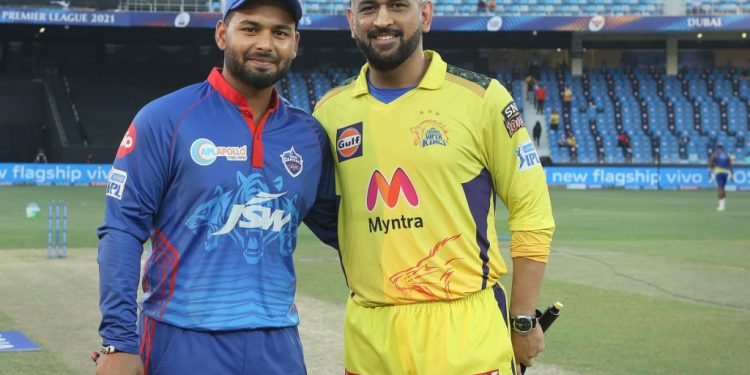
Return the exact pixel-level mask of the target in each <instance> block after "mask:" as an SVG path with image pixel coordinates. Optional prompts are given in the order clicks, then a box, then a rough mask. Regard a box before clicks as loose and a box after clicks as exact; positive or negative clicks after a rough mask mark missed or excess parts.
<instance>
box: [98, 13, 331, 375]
mask: <svg viewBox="0 0 750 375" xmlns="http://www.w3.org/2000/svg"><path fill="white" fill-rule="evenodd" d="M301 17H302V7H301V5H300V3H299V1H298V0H252V1H247V0H231V1H228V2H227V4H226V9H225V11H224V17H223V19H221V20H219V22H218V23H217V25H216V29H215V41H216V43H217V45H218V47H219V49H221V50H222V51H223V52H224V66H223V68H215V69H214V70H212V71H211V73H210V74H209V76H208V79H207V80H206V81H204V82H202V83H198V84H195V85H192V86H188V87H186V88H183V89H181V90H178V91H176V92H174V93H171V94H168V95H166V96H163V97H161V98H158V99H156V100H155V101H153V102H151V103H149V104H147V105H146V106H145V107H144V108H143V109H142V110H141V111H140V112H139V113H138V114H137V115H136V117H135V119H134V120H133V123H132V124H131V125H130V127H129V128H128V130H127V132H126V134H125V137H124V138H123V141H122V143H121V144H120V148H119V150H118V151H117V156H116V158H115V161H114V163H113V167H112V169H111V172H110V176H109V181H108V185H107V189H106V208H105V217H104V224H102V225H101V227H99V229H98V232H97V233H98V235H99V253H98V257H97V260H98V262H99V288H100V303H99V304H100V309H101V313H102V320H101V324H100V326H99V334H100V336H101V338H102V349H101V351H100V353H98V355H97V353H94V354H93V355H92V359H94V360H95V361H96V373H97V374H143V373H146V374H152V373H158V374H279V375H281V374H305V373H306V367H305V363H304V357H303V352H302V344H301V342H300V339H299V333H298V331H297V325H298V323H299V316H298V314H297V309H296V306H295V304H294V298H295V291H296V275H295V272H294V264H293V262H292V254H293V252H294V250H295V244H296V236H297V229H298V228H299V226H300V225H301V224H302V221H304V222H305V223H306V224H307V226H308V227H310V229H312V231H313V232H314V233H315V234H316V235H318V236H319V237H320V238H321V239H324V240H325V242H326V243H328V244H330V245H332V246H337V245H336V203H335V197H334V195H333V192H334V191H333V189H334V187H333V183H334V180H333V169H332V164H331V163H332V161H331V155H330V152H329V151H328V148H327V143H328V140H327V137H326V134H325V132H324V131H323V129H322V128H321V126H320V123H318V122H317V121H316V120H315V119H314V118H313V117H312V116H310V115H309V114H307V113H305V112H304V111H303V110H301V109H299V108H295V107H292V106H291V105H290V104H289V102H287V101H286V100H285V99H284V98H282V97H281V96H279V94H278V92H277V91H276V89H275V88H274V84H276V82H278V80H279V79H280V78H281V77H282V76H283V75H284V74H285V73H286V72H287V70H288V69H289V67H290V65H291V62H292V60H293V59H294V57H295V56H296V53H297V48H298V45H299V38H300V37H299V33H298V32H297V25H298V22H299V20H300V18H301ZM147 240H150V241H151V247H152V250H151V251H150V255H149V257H148V259H146V261H145V265H144V266H143V282H142V285H143V300H142V303H141V304H140V308H138V307H139V306H138V303H137V301H136V295H137V293H136V292H137V288H138V284H139V278H140V271H141V254H142V253H143V244H144V242H146V241H147ZM137 310H140V315H139V316H137ZM136 322H138V326H137V325H136Z"/></svg>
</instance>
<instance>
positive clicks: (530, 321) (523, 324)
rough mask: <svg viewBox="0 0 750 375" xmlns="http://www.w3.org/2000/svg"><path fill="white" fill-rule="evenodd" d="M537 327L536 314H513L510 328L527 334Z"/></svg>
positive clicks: (524, 334)
mask: <svg viewBox="0 0 750 375" xmlns="http://www.w3.org/2000/svg"><path fill="white" fill-rule="evenodd" d="M534 327H536V316H534V315H511V316H510V328H511V329H512V330H513V331H514V332H516V333H518V334H519V335H521V336H526V335H528V334H529V332H530V331H531V330H532V329H534Z"/></svg>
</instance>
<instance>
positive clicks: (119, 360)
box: [96, 352, 143, 375]
mask: <svg viewBox="0 0 750 375" xmlns="http://www.w3.org/2000/svg"><path fill="white" fill-rule="evenodd" d="M96 375H143V362H141V356H139V355H137V354H130V353H123V352H116V353H111V354H102V355H100V356H99V358H98V359H97V360H96Z"/></svg>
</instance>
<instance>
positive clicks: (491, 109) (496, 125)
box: [482, 80, 555, 256]
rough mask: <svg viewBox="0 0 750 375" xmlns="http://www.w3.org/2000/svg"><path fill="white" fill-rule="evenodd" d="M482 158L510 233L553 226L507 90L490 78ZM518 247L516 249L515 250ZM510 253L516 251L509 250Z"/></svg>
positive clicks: (531, 150)
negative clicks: (506, 211) (502, 208)
mask: <svg viewBox="0 0 750 375" xmlns="http://www.w3.org/2000/svg"><path fill="white" fill-rule="evenodd" d="M483 105H484V111H483V114H484V116H485V119H486V121H484V126H485V128H484V129H483V131H484V136H483V137H482V138H483V140H484V142H485V144H484V149H485V157H486V158H487V160H486V162H487V166H488V169H489V171H490V174H491V175H492V179H493V183H494V185H495V191H496V192H497V194H498V196H499V197H500V199H501V200H502V202H503V203H504V204H505V206H506V207H507V208H508V227H509V228H510V230H511V232H515V231H537V230H542V229H554V227H555V223H554V220H553V218H552V207H551V204H550V199H549V191H548V189H547V182H546V177H545V175H544V171H543V170H542V165H541V162H540V160H539V156H538V154H537V152H536V148H535V147H534V144H533V143H532V141H531V140H530V139H529V134H528V132H527V131H526V127H525V126H524V124H523V116H522V114H521V111H520V110H519V108H518V106H517V105H516V103H515V102H514V101H513V98H512V97H511V95H510V93H508V91H507V90H506V89H505V88H504V87H502V86H501V85H500V84H499V83H498V82H497V81H495V80H493V81H492V82H491V83H490V85H489V87H488V89H487V92H486V93H485V97H484V103H483ZM515 250H517V249H515ZM511 255H512V256H513V255H518V254H515V252H514V249H511Z"/></svg>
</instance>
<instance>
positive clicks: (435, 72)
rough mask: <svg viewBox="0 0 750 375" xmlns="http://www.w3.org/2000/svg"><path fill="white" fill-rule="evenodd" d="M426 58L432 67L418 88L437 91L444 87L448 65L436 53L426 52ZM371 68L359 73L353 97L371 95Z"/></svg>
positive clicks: (367, 67)
mask: <svg viewBox="0 0 750 375" xmlns="http://www.w3.org/2000/svg"><path fill="white" fill-rule="evenodd" d="M424 56H425V57H426V58H427V59H429V60H430V66H428V67H427V71H426V72H425V74H424V77H422V80H421V81H419V85H417V87H418V88H421V89H425V90H437V89H439V88H440V87H442V86H443V82H444V81H445V75H446V72H447V70H448V64H446V63H445V61H443V59H442V58H441V57H440V54H438V53H437V52H435V51H431V50H425V51H424ZM369 68H370V66H369V64H365V65H364V66H362V69H360V71H359V76H357V80H356V81H355V84H354V90H352V96H361V95H366V94H369V91H368V90H367V70H368V69H369Z"/></svg>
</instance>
